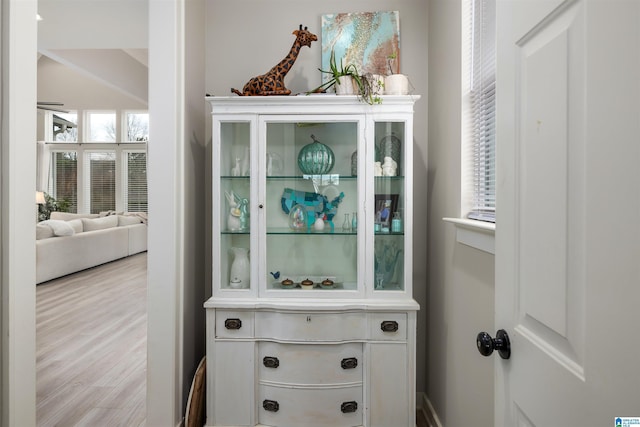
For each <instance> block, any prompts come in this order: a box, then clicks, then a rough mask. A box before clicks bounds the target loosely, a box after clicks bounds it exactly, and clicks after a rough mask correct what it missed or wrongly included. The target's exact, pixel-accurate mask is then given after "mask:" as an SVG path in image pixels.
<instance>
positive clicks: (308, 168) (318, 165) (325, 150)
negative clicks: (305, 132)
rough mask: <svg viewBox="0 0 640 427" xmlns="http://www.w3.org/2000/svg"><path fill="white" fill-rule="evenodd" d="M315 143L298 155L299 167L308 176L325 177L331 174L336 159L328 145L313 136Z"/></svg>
mask: <svg viewBox="0 0 640 427" xmlns="http://www.w3.org/2000/svg"><path fill="white" fill-rule="evenodd" d="M311 139H313V142H312V143H310V144H307V145H305V146H304V147H302V149H301V150H300V153H299V154H298V167H299V168H300V170H301V171H302V173H303V174H306V175H323V174H327V173H329V172H331V169H333V164H334V162H335V157H334V155H333V151H332V150H331V148H329V146H328V145H326V144H323V143H322V142H320V141H318V140H317V139H316V137H315V136H313V135H311Z"/></svg>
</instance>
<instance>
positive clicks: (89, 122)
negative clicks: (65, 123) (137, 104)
mask: <svg viewBox="0 0 640 427" xmlns="http://www.w3.org/2000/svg"><path fill="white" fill-rule="evenodd" d="M85 117H86V119H85V123H86V126H85V135H86V136H85V138H84V140H85V141H86V142H116V135H117V133H116V132H117V130H116V112H115V111H87V112H86V113H85Z"/></svg>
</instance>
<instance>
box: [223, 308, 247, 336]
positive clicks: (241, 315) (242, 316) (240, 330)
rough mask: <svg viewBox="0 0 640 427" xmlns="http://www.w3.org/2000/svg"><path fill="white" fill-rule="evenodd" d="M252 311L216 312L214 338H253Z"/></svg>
mask: <svg viewBox="0 0 640 427" xmlns="http://www.w3.org/2000/svg"><path fill="white" fill-rule="evenodd" d="M253 316H254V314H253V312H252V311H231V310H218V311H216V338H251V337H253Z"/></svg>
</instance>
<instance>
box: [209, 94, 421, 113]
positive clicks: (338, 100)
mask: <svg viewBox="0 0 640 427" xmlns="http://www.w3.org/2000/svg"><path fill="white" fill-rule="evenodd" d="M381 98H382V103H381V104H375V105H369V104H367V103H365V102H362V101H360V100H359V99H358V97H357V96H356V95H340V96H338V95H333V94H322V95H319V94H315V95H304V94H302V95H296V96H207V97H205V100H206V101H207V102H209V103H210V104H211V108H212V112H213V113H216V114H223V113H225V112H226V111H227V109H228V110H229V111H232V112H233V113H239V112H245V113H253V114H274V113H275V114H277V113H278V109H282V111H283V112H285V111H286V112H287V113H289V114H290V113H291V110H292V109H294V111H296V112H297V113H313V114H318V113H336V114H354V113H357V111H354V107H356V106H358V107H360V112H361V113H368V114H375V113H410V112H413V104H414V103H415V102H416V101H417V100H419V99H420V95H383V96H382V97H381ZM263 108H264V109H263ZM318 108H323V109H324V108H326V110H322V111H319V110H318Z"/></svg>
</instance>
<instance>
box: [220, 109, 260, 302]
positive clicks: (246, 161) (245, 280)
mask: <svg viewBox="0 0 640 427" xmlns="http://www.w3.org/2000/svg"><path fill="white" fill-rule="evenodd" d="M217 124H218V125H219V128H218V132H219V133H218V142H219V155H215V154H214V160H213V167H214V168H218V171H219V176H220V182H219V191H215V190H214V195H215V194H219V200H215V199H214V202H213V209H214V211H216V212H215V213H217V217H218V218H217V221H218V224H217V229H218V230H220V236H219V241H218V245H216V242H215V240H214V244H213V256H214V272H213V274H214V275H218V276H219V280H220V283H219V287H220V289H222V290H234V291H235V290H238V291H242V290H245V291H246V290H247V289H251V288H252V287H254V284H253V283H252V280H251V279H252V278H251V270H252V269H251V266H250V262H249V260H250V249H251V239H250V229H251V224H250V215H249V209H250V206H249V201H250V199H251V181H252V180H251V174H252V172H253V171H252V170H251V155H252V154H251V144H250V142H251V130H252V123H251V122H250V121H232V122H227V121H221V122H218V123H217ZM216 157H217V159H216ZM214 176H215V172H214ZM214 185H215V181H214ZM214 218H215V217H214ZM215 229H216V226H215V225H214V230H215ZM216 260H217V263H216ZM216 264H217V265H216Z"/></svg>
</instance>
